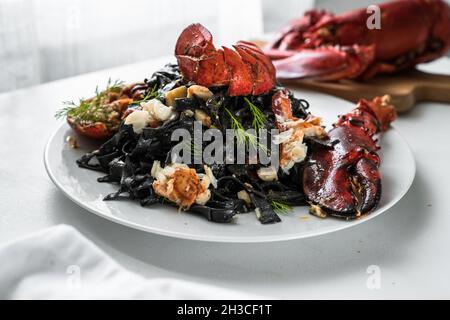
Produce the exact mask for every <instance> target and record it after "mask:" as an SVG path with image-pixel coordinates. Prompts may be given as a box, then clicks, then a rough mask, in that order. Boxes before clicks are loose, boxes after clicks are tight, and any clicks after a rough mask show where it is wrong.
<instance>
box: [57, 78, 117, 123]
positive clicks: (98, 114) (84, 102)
mask: <svg viewBox="0 0 450 320" xmlns="http://www.w3.org/2000/svg"><path fill="white" fill-rule="evenodd" d="M122 87H123V81H121V80H115V81H114V82H112V80H111V78H110V79H108V82H107V84H106V89H105V90H103V91H100V90H99V89H98V86H97V87H96V88H95V96H94V97H93V98H91V99H80V100H79V102H78V104H77V103H75V102H74V101H65V102H63V105H64V107H63V108H61V109H59V110H58V111H56V113H55V118H57V119H59V118H63V117H67V116H69V117H72V118H74V119H75V121H94V122H96V121H100V122H107V120H108V117H109V116H110V112H111V110H105V108H104V105H105V103H106V99H108V98H109V96H108V95H109V94H110V93H112V92H116V93H119V92H120V91H121V90H122Z"/></svg>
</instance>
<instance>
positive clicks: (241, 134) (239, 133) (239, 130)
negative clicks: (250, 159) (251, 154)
mask: <svg viewBox="0 0 450 320" xmlns="http://www.w3.org/2000/svg"><path fill="white" fill-rule="evenodd" d="M225 111H226V112H227V113H228V116H229V117H230V119H231V129H233V130H234V133H235V135H236V138H237V140H238V143H240V144H243V143H245V142H246V141H247V140H249V136H253V137H255V136H254V135H251V134H249V133H248V132H246V131H245V129H244V126H243V125H242V123H241V122H240V121H239V120H238V119H237V118H236V117H235V116H234V115H233V114H232V113H231V111H230V110H228V108H225ZM253 137H250V141H249V142H251V141H254V139H253Z"/></svg>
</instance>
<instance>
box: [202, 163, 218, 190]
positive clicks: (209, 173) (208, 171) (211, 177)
mask: <svg viewBox="0 0 450 320" xmlns="http://www.w3.org/2000/svg"><path fill="white" fill-rule="evenodd" d="M203 169H204V170H205V174H206V175H207V176H208V177H209V180H210V181H211V184H212V186H213V187H214V188H217V179H216V177H215V176H214V174H213V172H212V170H211V168H210V167H208V166H207V165H204V166H203Z"/></svg>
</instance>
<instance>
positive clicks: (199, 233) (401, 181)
mask: <svg viewBox="0 0 450 320" xmlns="http://www.w3.org/2000/svg"><path fill="white" fill-rule="evenodd" d="M294 92H295V95H296V96H297V97H301V98H304V99H306V100H308V101H309V102H310V104H311V109H310V110H311V112H312V113H313V114H315V115H318V116H322V117H323V120H324V123H325V124H327V125H330V124H331V123H333V122H334V121H335V120H336V117H337V115H339V114H344V113H346V112H348V111H349V110H351V109H352V108H353V107H354V105H353V104H351V103H349V102H346V101H344V100H340V99H337V98H334V97H331V96H326V95H323V94H318V93H313V92H308V91H295V90H294ZM394 127H395V125H394ZM67 135H73V132H72V131H71V130H70V128H69V127H68V125H66V124H63V125H61V127H60V128H59V129H58V130H57V131H56V132H55V133H54V135H53V136H52V137H51V138H50V140H49V142H48V144H47V147H46V149H45V156H44V161H45V166H46V169H47V172H48V174H49V176H50V178H51V179H52V180H53V182H54V183H55V184H56V186H57V187H58V188H60V189H61V191H62V192H64V194H65V195H66V196H67V197H69V198H70V199H71V200H73V201H74V202H75V203H77V204H78V205H80V206H81V207H83V208H85V209H87V210H88V211H90V212H93V213H95V214H97V215H99V216H101V217H104V218H106V219H109V220H111V221H114V222H117V223H120V224H123V225H126V226H129V227H132V228H136V229H140V230H144V231H147V232H151V233H157V234H161V235H165V236H170V237H176V238H183V239H192V240H202V241H217V242H268V241H283V240H291V239H300V238H306V237H312V236H317V235H322V234H326V233H330V232H333V231H338V230H342V229H345V228H349V227H352V226H355V225H358V224H360V223H363V222H365V221H367V220H369V219H372V218H374V217H376V216H378V215H379V214H381V213H383V212H385V211H386V210H388V209H389V208H391V207H392V206H393V205H394V204H395V203H396V202H398V201H399V200H400V199H401V198H402V197H403V196H404V195H405V193H406V192H407V191H408V189H409V187H410V186H411V184H412V181H413V179H414V175H415V162H414V158H413V155H412V153H411V150H410V148H409V147H408V144H407V143H406V141H405V140H404V139H403V138H402V137H401V136H400V134H399V133H398V132H397V131H396V130H395V128H393V129H390V130H389V131H388V132H386V134H385V135H384V136H383V137H382V140H381V148H382V149H381V152H380V155H381V159H382V165H381V172H382V179H383V180H382V184H383V194H382V197H381V201H380V204H379V206H378V208H377V209H376V210H375V211H374V212H372V213H371V214H370V215H368V216H365V217H363V218H361V219H359V220H355V221H342V220H338V219H335V218H328V219H324V220H322V219H319V218H316V217H314V216H311V215H309V213H308V208H307V207H297V208H295V210H294V212H293V213H290V214H289V215H282V216H281V219H282V222H281V223H277V224H270V225H262V224H261V223H260V222H259V221H258V220H257V219H256V217H255V215H254V214H253V213H250V214H241V215H237V217H236V219H235V222H233V223H230V224H218V223H213V222H209V221H207V220H206V219H205V218H204V217H202V216H199V215H196V214H191V213H187V212H178V211H177V210H176V209H175V208H173V207H170V206H162V205H156V206H153V207H146V208H143V207H141V206H140V204H139V203H138V202H134V201H103V200H102V199H103V198H104V197H105V196H106V195H107V194H109V193H112V192H114V191H116V189H117V186H115V185H111V184H106V183H98V182H97V181H96V180H97V178H98V177H100V176H102V174H101V173H97V172H94V171H91V170H86V169H81V168H78V166H77V165H76V163H75V160H76V159H78V158H79V157H80V156H81V155H82V154H83V153H85V152H87V151H91V150H93V149H95V148H96V146H95V145H94V144H92V142H90V141H88V140H87V139H83V138H81V137H80V138H78V142H79V144H80V146H81V148H79V149H71V148H70V147H69V146H67V144H66V143H65V139H66V137H67Z"/></svg>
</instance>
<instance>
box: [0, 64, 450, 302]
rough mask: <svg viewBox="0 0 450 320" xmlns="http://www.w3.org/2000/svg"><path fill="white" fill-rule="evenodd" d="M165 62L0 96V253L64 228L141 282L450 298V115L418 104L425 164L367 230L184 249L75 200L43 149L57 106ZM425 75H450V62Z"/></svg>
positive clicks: (308, 294)
mask: <svg viewBox="0 0 450 320" xmlns="http://www.w3.org/2000/svg"><path fill="white" fill-rule="evenodd" d="M166 61H167V59H160V60H153V61H148V62H144V63H139V64H134V65H129V66H124V67H120V68H115V69H109V70H104V71H101V72H95V73H91V74H87V75H82V76H78V77H74V78H70V79H65V80H61V81H56V82H53V83H48V84H44V85H40V86H37V87H33V88H28V89H24V90H20V91H15V92H11V93H6V94H1V95H0V111H1V116H0V245H1V244H4V243H6V242H9V241H13V240H14V239H17V238H19V237H21V236H24V235H27V234H30V233H32V232H34V231H37V230H39V229H43V228H46V227H49V226H53V225H56V224H61V223H65V224H69V225H72V226H74V227H75V228H77V229H78V230H80V231H81V232H82V233H84V234H85V235H86V236H87V237H88V238H90V239H91V240H93V241H94V242H95V243H96V244H97V245H99V246H100V247H101V248H103V249H104V250H105V251H106V252H107V253H108V254H110V255H111V256H112V257H113V258H115V259H116V260H117V261H118V262H119V263H121V264H122V265H124V266H125V267H127V268H128V269H130V270H132V271H135V272H137V273H139V274H142V275H144V276H145V277H161V276H163V277H175V278H181V279H185V280H192V281H196V282H200V283H206V284H213V285H219V286H223V287H227V288H232V289H238V290H242V291H245V292H250V293H256V294H259V295H264V296H268V297H274V298H283V299H290V298H291V299H292V298H345V299H347V298H348V299H358V298H388V299H391V298H450V205H449V203H450V182H449V181H450V170H449V166H450V162H449V157H450V146H449V143H448V141H447V139H448V137H450V105H445V104H439V103H422V104H420V105H418V106H417V107H416V108H415V109H414V110H413V111H411V112H409V113H408V114H404V115H401V116H400V118H399V119H398V121H397V123H396V126H397V128H398V130H399V131H400V133H401V134H402V135H404V136H405V137H406V139H407V140H408V142H409V143H410V145H411V148H412V150H413V152H414V155H415V157H416V161H417V175H416V179H415V181H414V183H413V186H412V187H411V189H410V191H409V192H408V194H407V195H406V196H405V197H404V198H403V199H402V200H401V201H400V202H399V203H398V204H397V205H396V206H394V207H393V208H392V209H391V210H389V211H388V212H387V213H385V214H382V215H381V216H379V217H377V218H375V219H373V220H370V221H368V222H367V223H364V224H362V225H359V226H357V227H354V228H350V229H348V230H344V231H340V232H337V233H332V234H329V235H325V236H321V237H316V238H310V239H304V240H297V241H288V242H279V243H269V244H267V243H265V244H220V243H204V242H196V241H187V240H177V239H172V238H167V237H163V236H158V235H152V234H147V233H144V232H142V231H137V230H133V229H130V228H127V227H124V226H121V225H117V224H115V223H112V222H109V221H107V220H104V219H102V218H99V217H97V216H95V215H93V214H91V213H89V212H87V211H85V210H84V209H82V208H80V207H78V206H77V205H76V204H74V203H72V202H71V201H70V200H69V199H67V198H66V197H65V196H64V195H63V194H62V193H61V192H60V191H59V190H58V189H57V188H56V187H55V186H54V185H53V184H52V182H51V181H50V179H49V178H48V177H47V174H46V172H45V169H44V165H43V149H44V146H45V143H46V142H47V139H48V138H49V136H50V134H51V133H52V132H53V131H54V130H55V129H56V128H57V127H58V126H59V122H58V121H56V120H55V119H54V118H53V114H54V112H55V110H56V109H58V108H59V107H60V103H61V101H65V100H70V99H77V98H78V97H80V96H81V97H82V96H84V97H88V96H89V95H90V94H92V92H93V90H94V88H95V86H96V85H97V84H100V85H102V84H104V83H105V82H106V81H107V79H108V78H109V77H111V78H113V79H115V78H120V79H123V80H126V81H133V80H140V79H143V78H144V77H149V76H150V75H151V74H152V72H153V71H154V70H155V69H157V68H158V67H159V66H162V65H163V64H164V63H165V62H166ZM426 69H428V70H434V71H438V72H442V71H443V70H447V71H449V72H450V59H446V58H444V59H441V60H439V61H437V62H434V63H433V64H431V65H429V66H427V67H426ZM449 90H450V89H449ZM370 265H377V266H378V267H379V268H380V270H381V287H380V288H379V289H369V288H368V287H367V285H366V281H367V279H368V277H369V274H367V273H366V271H367V268H368V267H369V266H370ZM0 270H1V266H0ZM61 272H65V270H61Z"/></svg>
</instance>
